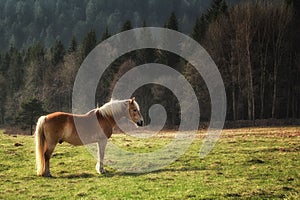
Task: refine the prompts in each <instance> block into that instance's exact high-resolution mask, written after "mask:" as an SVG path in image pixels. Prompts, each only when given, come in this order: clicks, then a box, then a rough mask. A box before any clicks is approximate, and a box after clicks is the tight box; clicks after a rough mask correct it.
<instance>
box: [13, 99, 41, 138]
mask: <svg viewBox="0 0 300 200" xmlns="http://www.w3.org/2000/svg"><path fill="white" fill-rule="evenodd" d="M45 113H46V111H45V109H44V106H43V102H41V101H40V100H38V99H36V98H33V99H29V100H25V101H23V102H22V103H21V110H20V111H19V113H18V115H17V118H16V122H17V124H19V125H21V128H24V129H27V128H29V127H30V133H31V135H32V131H33V129H32V127H33V125H34V124H35V122H36V121H37V119H38V117H39V116H41V115H44V114H45Z"/></svg>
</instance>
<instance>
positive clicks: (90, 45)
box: [82, 29, 97, 59]
mask: <svg viewBox="0 0 300 200" xmlns="http://www.w3.org/2000/svg"><path fill="white" fill-rule="evenodd" d="M96 45H97V36H96V32H95V30H94V29H91V30H90V32H88V33H87V35H86V36H85V38H84V40H83V44H82V57H83V59H84V58H85V57H86V56H87V55H88V54H89V53H90V52H91V51H92V50H93V49H94V48H95V46H96Z"/></svg>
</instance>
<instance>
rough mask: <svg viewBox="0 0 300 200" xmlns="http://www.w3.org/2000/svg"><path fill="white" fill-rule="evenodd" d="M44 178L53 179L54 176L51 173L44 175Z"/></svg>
mask: <svg viewBox="0 0 300 200" xmlns="http://www.w3.org/2000/svg"><path fill="white" fill-rule="evenodd" d="M42 177H48V178H51V177H52V175H51V174H50V173H47V174H43V175H42Z"/></svg>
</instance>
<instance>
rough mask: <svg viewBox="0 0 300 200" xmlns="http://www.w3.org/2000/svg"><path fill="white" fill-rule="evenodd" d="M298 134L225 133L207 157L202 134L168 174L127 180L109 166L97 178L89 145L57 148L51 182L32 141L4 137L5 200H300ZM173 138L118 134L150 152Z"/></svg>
mask: <svg viewBox="0 0 300 200" xmlns="http://www.w3.org/2000/svg"><path fill="white" fill-rule="evenodd" d="M299 129H300V128H299V127H279V128H249V129H234V130H225V131H223V133H222V137H221V138H220V140H219V141H218V143H217V144H216V146H215V148H214V149H213V151H212V152H210V154H209V155H208V156H206V157H205V158H204V159H200V158H199V156H198V152H199V149H200V147H201V142H202V136H203V135H202V134H203V133H202V132H199V137H197V139H195V141H194V142H193V144H192V145H191V146H190V148H189V149H188V151H187V152H186V153H185V154H184V156H182V157H181V158H180V159H178V160H177V161H176V162H174V163H173V164H171V165H169V166H166V167H165V168H164V169H162V170H159V171H156V172H152V173H146V174H126V173H123V172H119V171H115V170H113V169H111V168H108V173H107V175H97V174H96V172H95V162H96V161H95V160H94V158H93V157H92V156H91V155H90V154H89V153H88V151H87V150H86V149H85V148H84V147H72V146H70V145H68V144H65V143H63V144H62V145H58V146H57V149H56V150H55V154H54V156H53V158H52V163H51V164H52V165H51V169H52V175H53V176H54V177H53V178H43V177H37V176H36V175H35V158H34V138H33V137H31V136H9V135H5V134H3V131H0V199H208V198H210V199H211V198H213V199H216V198H218V199H220V198H233V199H235V198H254V199H262V198H263V199H265V198H272V199H282V198H285V199H300V192H299V191H300V159H299V155H300V154H299V152H300V130H299ZM170 135H172V134H170V133H165V134H164V135H162V136H156V137H153V138H152V139H147V140H142V139H141V140H137V139H133V138H131V137H129V136H125V135H114V136H113V138H112V140H113V142H114V143H116V144H118V145H119V146H120V147H122V148H127V149H128V150H133V151H135V150H137V151H140V152H147V151H151V150H152V149H157V148H158V147H161V146H163V145H164V144H166V143H168V141H169V140H170V139H171V136H170Z"/></svg>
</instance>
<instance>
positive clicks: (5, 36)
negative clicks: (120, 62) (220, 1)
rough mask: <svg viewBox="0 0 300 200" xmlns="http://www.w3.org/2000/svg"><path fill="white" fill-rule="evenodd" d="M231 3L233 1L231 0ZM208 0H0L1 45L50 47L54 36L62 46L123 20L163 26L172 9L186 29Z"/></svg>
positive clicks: (116, 26) (114, 26)
mask: <svg viewBox="0 0 300 200" xmlns="http://www.w3.org/2000/svg"><path fill="white" fill-rule="evenodd" d="M231 1H232V2H234V1H236V0H231ZM209 2H210V1H209V0H208V1H190V0H187V1H183V0H168V1H161V0H149V1H140V0H130V1H124V0H51V1H48V0H26V1H24V0H2V1H0V33H1V35H0V48H1V49H8V48H9V47H10V45H11V44H13V45H14V46H15V47H18V48H19V47H28V46H31V44H33V43H35V42H41V43H42V44H44V45H45V47H47V48H49V47H50V46H52V44H53V43H54V42H55V40H56V39H59V40H61V41H62V43H63V44H64V45H68V44H69V42H70V36H72V35H74V36H76V38H77V39H78V40H80V41H81V40H82V39H83V37H84V35H85V33H86V30H89V29H91V28H93V29H95V31H96V33H97V34H98V35H102V34H103V32H104V31H105V29H104V27H105V26H107V27H109V30H110V31H111V33H117V32H118V31H120V29H121V26H122V25H123V24H124V22H125V21H126V20H128V19H129V20H130V21H131V22H132V24H133V26H135V27H136V26H141V25H142V23H143V20H146V21H147V22H148V25H149V26H162V24H163V23H164V22H165V21H166V20H167V18H168V15H169V13H171V12H172V11H175V12H176V14H177V15H178V16H180V17H179V24H180V26H181V28H182V30H183V31H185V32H187V31H188V30H190V29H191V28H192V27H191V26H192V24H191V23H189V22H190V21H192V20H193V19H194V16H195V14H197V13H199V12H202V11H204V10H205V9H206V8H208V6H209Z"/></svg>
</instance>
